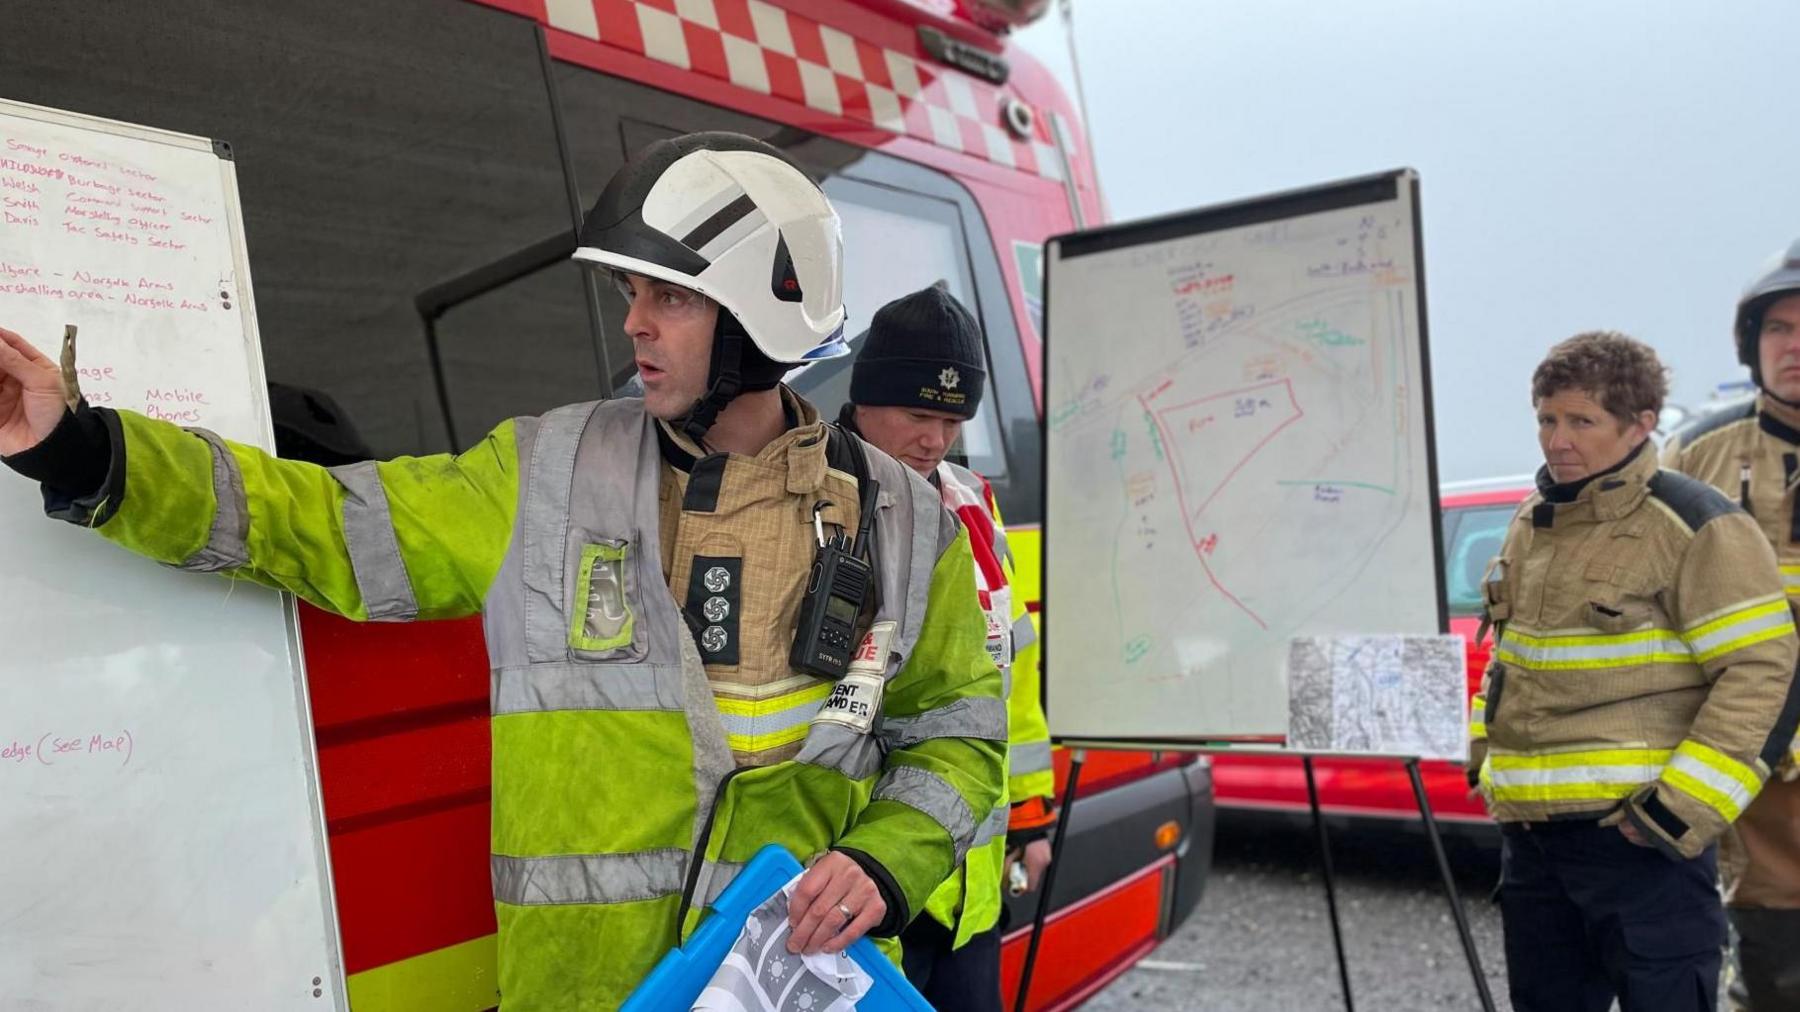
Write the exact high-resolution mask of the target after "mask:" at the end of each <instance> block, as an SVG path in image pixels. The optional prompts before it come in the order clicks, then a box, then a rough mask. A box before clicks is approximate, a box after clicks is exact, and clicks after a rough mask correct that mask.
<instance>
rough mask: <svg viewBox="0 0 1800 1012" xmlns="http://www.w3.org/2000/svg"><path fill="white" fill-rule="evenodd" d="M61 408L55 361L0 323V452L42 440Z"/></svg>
mask: <svg viewBox="0 0 1800 1012" xmlns="http://www.w3.org/2000/svg"><path fill="white" fill-rule="evenodd" d="M65 410H67V408H66V407H65V405H64V403H63V392H62V372H61V370H59V369H58V368H57V365H56V363H55V362H52V361H50V359H49V358H47V357H46V356H45V355H44V354H43V352H40V351H38V350H37V349H36V348H34V347H32V345H31V342H30V341H27V340H25V339H24V338H23V337H20V336H19V335H18V334H15V333H13V332H12V331H10V330H7V329H6V328H4V327H0V456H4V457H10V456H12V455H13V454H15V453H22V452H24V451H26V450H29V449H31V448H32V447H34V446H36V445H37V444H39V443H41V442H43V441H44V437H46V436H48V435H50V430H52V429H54V428H56V423H57V422H60V421H62V416H63V412H64V411H65Z"/></svg>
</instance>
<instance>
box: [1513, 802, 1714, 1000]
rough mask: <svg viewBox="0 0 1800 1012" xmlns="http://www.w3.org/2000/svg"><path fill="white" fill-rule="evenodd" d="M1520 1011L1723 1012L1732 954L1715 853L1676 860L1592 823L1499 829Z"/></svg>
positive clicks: (1709, 851) (1516, 995)
mask: <svg viewBox="0 0 1800 1012" xmlns="http://www.w3.org/2000/svg"><path fill="white" fill-rule="evenodd" d="M1501 830H1502V850H1501V875H1500V912H1501V918H1502V922H1503V924H1504V926H1505V934H1506V979H1507V982H1508V984H1509V986H1510V987H1511V989H1512V1002H1513V1008H1514V1009H1515V1010H1517V1012H1606V1010H1607V1008H1608V1007H1609V1006H1610V1005H1611V1003H1612V1000H1613V999H1614V998H1615V997H1616V998H1617V999H1618V1001H1619V1008H1620V1010H1621V1012H1713V1010H1714V1009H1716V1008H1717V1006H1718V995H1719V964H1720V953H1721V949H1722V948H1723V946H1724V944H1725V910H1724V907H1723V906H1722V905H1721V903H1720V901H1719V891H1718V886H1717V885H1716V881H1717V875H1718V858H1717V854H1716V852H1715V851H1714V850H1712V849H1710V848H1709V849H1708V850H1707V851H1706V853H1704V854H1702V855H1701V856H1700V857H1697V858H1694V859H1692V860H1685V861H1677V860H1671V859H1670V858H1668V857H1666V856H1665V855H1664V854H1663V853H1662V852H1661V851H1658V850H1655V849H1653V848H1650V847H1640V846H1638V845H1636V844H1634V843H1632V842H1631V841H1629V840H1627V839H1625V837H1624V835H1623V834H1622V833H1620V832H1619V830H1618V828H1617V827H1612V826H1600V825H1598V824H1597V823H1595V822H1592V821H1580V822H1550V823H1542V822H1538V823H1531V824H1529V825H1527V824H1523V823H1508V824H1506V825H1503V826H1502V827H1501Z"/></svg>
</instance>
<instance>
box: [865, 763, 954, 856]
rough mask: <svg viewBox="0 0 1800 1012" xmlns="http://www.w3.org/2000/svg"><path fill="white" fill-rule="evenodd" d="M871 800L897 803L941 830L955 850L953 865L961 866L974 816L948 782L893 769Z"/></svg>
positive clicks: (906, 768) (912, 769)
mask: <svg viewBox="0 0 1800 1012" xmlns="http://www.w3.org/2000/svg"><path fill="white" fill-rule="evenodd" d="M873 800H875V801H898V802H899V803H901V804H903V805H905V806H907V807H908V808H913V809H916V810H918V811H920V812H923V813H924V814H925V815H926V816H928V817H929V818H930V819H931V820H932V821H933V822H936V823H937V824H938V825H940V826H942V827H944V832H946V833H948V834H949V835H950V843H951V846H953V847H954V848H955V849H956V863H957V864H962V860H963V855H964V854H967V853H968V851H969V842H970V841H971V840H973V839H974V838H975V813H974V812H972V811H970V810H969V803H968V802H967V801H966V800H964V799H963V796H962V795H961V794H960V793H958V792H957V790H956V788H954V787H952V786H950V782H949V781H947V780H945V779H944V778H943V777H940V776H938V775H937V774H936V773H932V772H930V771H929V770H922V769H919V768H918V767H916V766H894V767H890V768H889V769H888V771H887V775H886V776H883V777H882V778H881V783H880V784H878V785H876V787H875V794H874V798H873Z"/></svg>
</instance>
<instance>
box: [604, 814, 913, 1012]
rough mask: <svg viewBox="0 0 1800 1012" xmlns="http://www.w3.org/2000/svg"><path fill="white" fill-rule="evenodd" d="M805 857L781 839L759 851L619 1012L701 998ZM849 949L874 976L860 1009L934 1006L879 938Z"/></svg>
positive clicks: (683, 1004) (661, 1011) (652, 1010)
mask: <svg viewBox="0 0 1800 1012" xmlns="http://www.w3.org/2000/svg"><path fill="white" fill-rule="evenodd" d="M800 872H801V868H800V862H798V861H796V860H794V858H793V855H791V854H789V853H788V852H787V851H786V850H783V849H782V848H781V847H780V846H779V845H777V844H773V843H772V844H769V845H768V846H766V847H764V848H763V849H761V850H759V851H757V852H756V856H755V857H754V858H752V859H751V860H750V863H749V864H747V865H745V866H744V869H743V871H740V872H739V873H738V876H737V878H736V879H735V880H733V881H732V883H731V885H730V886H728V887H726V889H725V891H724V892H723V893H721V894H719V900H718V902H717V903H714V904H713V912H712V915H711V916H710V917H708V918H707V919H706V920H705V921H704V922H703V923H702V924H701V925H700V927H699V928H698V929H697V930H696V931H695V932H694V934H693V936H692V937H690V938H689V939H688V943H687V945H685V946H683V947H681V948H679V949H671V950H670V951H669V954H668V955H666V956H664V957H663V958H662V960H661V961H659V962H658V963H657V964H656V969H654V970H651V971H650V975H649V976H648V977H645V978H644V982H643V983H642V984H639V985H638V987H637V990H636V991H633V992H632V993H631V997H630V998H628V999H626V1001H625V1004H624V1005H622V1006H620V1008H619V1012H671V1010H675V1009H691V1008H693V1007H694V1002H696V1001H698V1000H700V992H702V991H704V990H706V984H707V981H710V980H711V979H712V976H713V973H714V972H716V971H717V970H718V968H719V964H721V963H723V962H724V961H725V955H726V953H729V952H730V951H731V947H732V945H733V944H735V943H736V942H737V937H738V933H739V932H740V931H742V930H743V927H744V922H745V921H746V920H748V919H749V917H750V912H751V911H753V910H755V909H756V908H757V907H759V906H762V904H763V902H764V901H765V900H767V899H768V898H769V897H771V896H773V895H775V893H776V892H778V891H780V889H781V887H782V886H784V885H787V884H788V882H789V881H790V880H792V879H793V877H794V876H795V875H798V874H800ZM845 952H846V953H847V954H848V955H849V956H850V958H851V959H853V960H855V961H856V964H857V965H858V966H860V967H862V969H863V971H864V972H866V973H867V974H868V975H869V976H871V977H873V978H874V979H875V982H874V984H873V985H871V986H870V988H869V992H868V993H867V994H865V995H863V996H862V998H861V999H860V1000H858V1001H857V1003H856V1007H857V1009H858V1010H867V1012H932V1009H931V1005H930V1003H929V1002H927V1001H926V1000H925V999H924V997H923V996H921V995H920V994H919V992H918V991H917V990H916V989H915V988H914V987H913V986H912V985H911V984H909V983H907V982H906V977H905V975H903V974H902V973H901V972H900V969H899V968H898V967H896V966H895V965H894V964H893V963H892V962H891V961H890V960H889V959H888V958H887V957H886V956H884V955H882V954H881V950H880V949H877V948H876V947H875V943H874V942H871V941H869V940H868V939H867V938H860V939H857V941H856V944H854V945H852V946H850V948H848V949H846V950H845Z"/></svg>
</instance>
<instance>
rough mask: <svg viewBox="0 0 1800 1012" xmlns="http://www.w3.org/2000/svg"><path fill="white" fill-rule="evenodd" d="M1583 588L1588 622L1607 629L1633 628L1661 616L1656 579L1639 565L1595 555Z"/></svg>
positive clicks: (1626, 630)
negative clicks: (1658, 612)
mask: <svg viewBox="0 0 1800 1012" xmlns="http://www.w3.org/2000/svg"><path fill="white" fill-rule="evenodd" d="M1583 576H1584V577H1585V580H1584V583H1585V586H1584V587H1583V591H1584V592H1585V593H1586V595H1587V603H1586V605H1585V613H1586V621H1587V624H1588V625H1590V626H1592V627H1593V628H1595V629H1598V630H1600V631H1601V632H1605V633H1626V632H1633V631H1636V630H1638V629H1642V628H1645V627H1646V626H1650V625H1653V624H1654V623H1655V621H1656V618H1657V607H1656V591H1657V589H1658V588H1657V586H1656V581H1655V580H1653V579H1651V578H1650V576H1649V575H1648V574H1647V573H1645V572H1643V571H1642V570H1640V569H1637V568H1636V567H1633V566H1630V565H1624V564H1620V563H1617V562H1612V561H1609V560H1605V559H1595V560H1594V561H1592V562H1590V563H1588V566H1587V570H1586V572H1585V573H1583Z"/></svg>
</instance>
